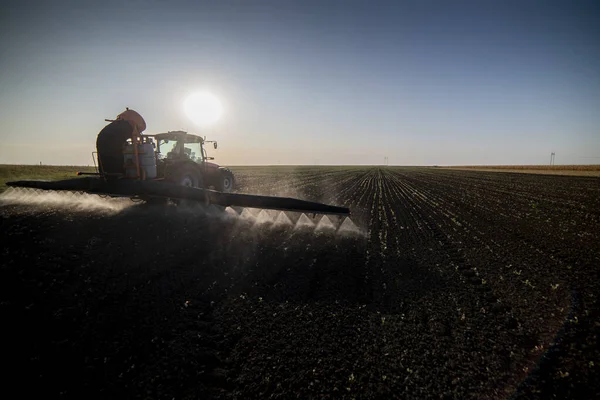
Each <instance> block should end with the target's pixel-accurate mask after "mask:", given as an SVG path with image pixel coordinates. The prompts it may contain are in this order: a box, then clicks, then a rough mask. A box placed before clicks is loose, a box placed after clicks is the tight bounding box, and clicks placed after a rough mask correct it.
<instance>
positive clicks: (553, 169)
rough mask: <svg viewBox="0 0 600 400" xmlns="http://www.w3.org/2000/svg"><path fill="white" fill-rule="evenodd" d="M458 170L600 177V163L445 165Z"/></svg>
mask: <svg viewBox="0 0 600 400" xmlns="http://www.w3.org/2000/svg"><path fill="white" fill-rule="evenodd" d="M443 168H451V169H457V170H469V171H489V172H512V173H523V174H542V175H569V176H595V177H600V165H597V164H596V165H467V166H454V167H443Z"/></svg>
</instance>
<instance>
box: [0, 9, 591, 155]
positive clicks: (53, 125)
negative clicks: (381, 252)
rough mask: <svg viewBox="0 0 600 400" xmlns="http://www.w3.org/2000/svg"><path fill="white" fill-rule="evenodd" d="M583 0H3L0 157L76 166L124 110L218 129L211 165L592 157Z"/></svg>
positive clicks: (173, 124)
mask: <svg viewBox="0 0 600 400" xmlns="http://www.w3.org/2000/svg"><path fill="white" fill-rule="evenodd" d="M599 9H600V8H599V6H598V5H597V3H596V2H594V1H554V0H546V1H542V0H540V1H527V0H525V1H461V0H459V1H428V0H424V1H390V2H384V1H352V0H347V1H346V0H320V1H313V0H307V1H284V0H282V1H275V0H272V1H271V0H270V1H242V0H238V1H227V0H224V1H218V2H216V1H199V0H197V1H191V0H190V1H168V2H166V1H165V2H161V1H147V2H146V1H144V2H142V1H132V2H112V1H103V2H99V1H98V2H86V1H77V2H76V1H72V2H67V1H61V0H57V1H54V2H42V1H39V2H35V1H33V2H22V1H19V2H16V1H14V2H8V3H6V2H5V3H3V11H2V13H1V15H0V32H1V35H0V51H1V53H0V54H1V58H2V68H1V69H0V83H1V87H2V90H1V91H0V132H1V135H2V146H0V163H20V164H21V163H22V164H34V163H40V162H42V163H43V164H61V165H64V164H71V165H88V164H91V163H92V158H91V153H92V151H94V146H95V140H96V135H97V134H98V132H99V131H100V130H101V129H102V127H103V126H104V125H105V124H106V122H105V121H104V119H105V118H114V117H116V115H117V114H119V113H120V112H122V111H123V110H125V107H130V108H132V109H134V110H136V111H138V112H139V113H140V114H141V115H142V116H143V117H144V118H145V120H146V123H147V129H146V133H158V132H165V131H169V130H187V131H189V132H192V133H196V134H201V135H206V136H207V138H209V139H215V140H218V141H219V148H218V150H214V149H208V151H209V155H210V156H214V157H215V161H216V162H218V163H219V164H223V165H265V164H309V165H314V164H320V165H325V164H381V163H383V161H384V157H388V159H389V164H390V165H433V164H438V165H457V164H460V165H466V164H545V163H548V162H549V160H550V153H551V152H555V153H556V164H592V163H599V162H600V130H599V127H600V113H599V112H598V110H600V74H598V71H600V19H599V18H600V16H599V15H600V14H599ZM194 93H196V94H197V95H200V96H204V95H203V94H202V93H205V94H206V93H211V94H212V95H213V96H214V98H215V99H217V100H218V101H217V102H216V103H215V102H211V101H210V100H209V101H208V103H207V102H206V97H205V98H204V99H202V98H201V99H200V100H198V98H194V97H192V98H191V99H192V100H190V98H189V97H188V96H190V95H193V94H194ZM186 99H188V100H187V102H186ZM194 99H195V100H194ZM193 102H195V103H193ZM192 103H193V104H192ZM198 103H202V104H204V106H207V107H206V109H205V110H198ZM220 104H222V106H221V105H220ZM221 107H222V108H221ZM194 109H195V110H196V111H191V110H194ZM186 110H187V111H186ZM219 116H220V118H219Z"/></svg>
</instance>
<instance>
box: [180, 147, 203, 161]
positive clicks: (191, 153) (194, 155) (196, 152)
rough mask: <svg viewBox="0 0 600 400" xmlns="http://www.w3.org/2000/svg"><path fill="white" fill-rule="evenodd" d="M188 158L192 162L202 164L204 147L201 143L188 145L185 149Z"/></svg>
mask: <svg viewBox="0 0 600 400" xmlns="http://www.w3.org/2000/svg"><path fill="white" fill-rule="evenodd" d="M184 152H185V155H186V157H189V158H190V160H192V161H194V162H197V163H201V162H202V147H201V146H200V143H186V144H185V147H184Z"/></svg>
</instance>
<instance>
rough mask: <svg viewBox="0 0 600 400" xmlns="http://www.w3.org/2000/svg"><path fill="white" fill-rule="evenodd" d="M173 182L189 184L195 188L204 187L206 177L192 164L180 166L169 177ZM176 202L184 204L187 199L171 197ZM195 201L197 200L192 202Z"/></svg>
mask: <svg viewBox="0 0 600 400" xmlns="http://www.w3.org/2000/svg"><path fill="white" fill-rule="evenodd" d="M167 180H168V181H169V182H171V183H174V184H176V185H181V186H188V187H193V188H201V189H202V188H204V179H203V178H202V174H201V173H200V171H198V170H197V169H196V168H193V167H191V166H184V167H182V168H179V169H178V170H177V171H175V172H174V173H173V174H171V175H170V176H169V178H167ZM171 200H172V201H173V202H174V203H176V204H184V202H185V200H182V199H171ZM192 203H195V202H192Z"/></svg>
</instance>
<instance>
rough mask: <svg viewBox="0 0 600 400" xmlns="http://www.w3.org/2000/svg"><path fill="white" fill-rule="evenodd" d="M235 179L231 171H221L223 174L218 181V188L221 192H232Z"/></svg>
mask: <svg viewBox="0 0 600 400" xmlns="http://www.w3.org/2000/svg"><path fill="white" fill-rule="evenodd" d="M234 183H235V180H234V178H233V174H232V173H231V172H229V171H221V176H220V177H219V181H218V182H217V190H218V191H219V192H225V193H231V192H233V185H234Z"/></svg>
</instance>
